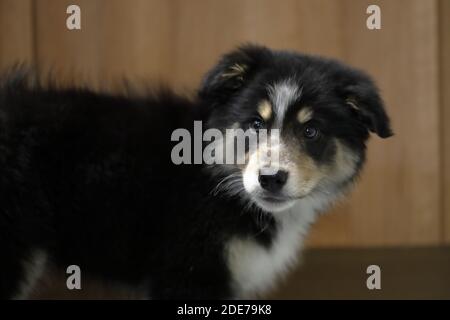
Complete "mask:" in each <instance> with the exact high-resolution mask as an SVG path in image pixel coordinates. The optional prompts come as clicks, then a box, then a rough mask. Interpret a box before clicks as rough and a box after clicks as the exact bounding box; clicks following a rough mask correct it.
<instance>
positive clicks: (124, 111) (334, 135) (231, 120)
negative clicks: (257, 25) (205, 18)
mask: <svg viewBox="0 0 450 320" xmlns="http://www.w3.org/2000/svg"><path fill="white" fill-rule="evenodd" d="M30 82H31V81H29V79H28V78H27V77H26V76H21V75H19V74H17V73H16V74H10V75H8V76H5V78H4V79H3V81H2V84H1V88H0V254H1V260H0V298H23V297H27V295H28V294H29V293H30V290H31V288H32V287H33V285H34V284H35V283H36V280H37V279H38V278H39V277H40V275H41V274H42V272H44V271H45V269H46V268H49V267H51V268H52V270H61V273H62V274H65V270H66V268H67V266H69V265H78V266H79V267H80V268H81V270H82V274H83V276H84V275H88V276H89V277H90V278H97V279H99V280H101V281H106V282H110V283H117V284H123V285H126V286H127V287H136V288H140V289H141V290H142V291H143V293H144V294H145V296H146V297H148V298H156V299H157V298H252V297H256V296H258V295H259V294H262V293H264V292H266V291H267V290H268V289H270V288H271V287H272V285H273V284H274V282H275V281H276V279H277V278H278V277H279V276H281V275H283V274H284V273H285V272H286V270H288V268H289V267H290V266H292V264H293V263H294V262H295V261H296V258H297V255H298V251H299V250H300V248H301V247H302V243H303V239H304V237H305V235H306V233H307V230H308V228H309V226H310V225H311V223H313V222H314V220H315V218H316V215H317V214H318V213H319V212H320V211H323V210H324V209H326V207H327V205H329V204H330V203H332V202H333V200H335V199H336V198H338V197H339V196H341V195H342V194H344V193H345V192H346V191H347V190H348V189H349V188H350V187H351V185H352V183H353V182H354V181H355V178H356V177H357V176H358V173H359V172H360V170H361V168H362V166H363V163H364V160H365V151H366V141H367V139H368V137H369V132H374V133H376V134H377V135H378V136H380V137H382V138H386V137H389V136H391V134H392V133H391V129H390V126H389V120H388V117H387V115H386V113H385V111H384V107H383V103H382V100H381V99H380V97H379V94H378V92H377V89H376V87H375V85H374V84H373V82H372V81H371V80H370V78H369V77H368V76H367V75H366V74H365V73H363V72H361V71H358V70H355V69H353V68H350V67H348V66H345V65H343V64H341V63H339V62H336V61H334V60H329V59H323V58H318V57H314V56H308V55H302V54H297V53H293V52H287V51H274V50H269V49H267V48H265V47H260V46H252V45H247V46H244V47H241V48H239V49H238V50H236V51H233V52H231V53H229V54H227V55H225V56H224V57H223V58H222V59H221V60H220V62H219V63H218V64H217V65H216V66H215V67H214V68H213V69H212V70H211V71H210V72H209V73H208V74H207V75H206V77H205V79H204V81H203V83H202V85H201V88H200V89H199V91H198V94H197V95H196V96H195V98H189V99H188V98H184V97H180V96H177V95H175V94H173V93H171V92H170V91H168V90H162V91H160V92H158V93H156V94H151V95H149V96H146V97H130V96H126V95H122V96H121V95H109V94H99V93H95V92H92V91H89V90H85V89H56V88H52V87H48V86H47V87H44V86H42V85H39V84H37V83H33V84H32V83H30ZM194 121H202V123H203V126H204V129H210V128H214V129H218V130H220V131H222V132H223V131H224V130H226V129H228V128H242V129H249V128H250V129H252V130H254V131H258V130H261V129H267V130H273V129H277V130H279V136H280V139H279V142H278V143H277V144H274V145H270V146H269V145H266V146H265V148H266V149H271V148H272V151H274V148H276V149H277V152H278V154H279V157H278V160H277V164H276V165H277V167H278V170H277V171H276V172H275V173H273V174H271V175H266V174H264V175H263V174H262V173H261V172H262V168H263V167H264V166H267V165H272V164H267V163H264V162H261V161H256V158H257V154H258V153H259V152H260V151H261V150H260V148H256V149H254V150H253V151H252V152H247V154H246V157H245V159H246V161H245V163H244V164H235V165H233V164H217V163H215V164H186V163H185V164H179V165H177V164H174V162H173V161H172V160H173V159H172V157H171V154H172V152H173V147H174V145H175V144H176V143H175V142H174V141H172V140H173V139H172V138H173V136H172V133H173V132H174V130H176V129H179V128H184V129H186V130H188V131H189V132H192V131H193V130H194V129H193V127H194ZM247 151H248V150H247Z"/></svg>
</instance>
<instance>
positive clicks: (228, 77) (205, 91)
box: [199, 44, 270, 105]
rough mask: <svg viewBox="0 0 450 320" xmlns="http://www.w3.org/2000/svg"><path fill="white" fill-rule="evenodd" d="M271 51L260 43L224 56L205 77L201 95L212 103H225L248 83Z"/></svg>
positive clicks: (246, 46) (243, 47) (200, 91)
mask: <svg viewBox="0 0 450 320" xmlns="http://www.w3.org/2000/svg"><path fill="white" fill-rule="evenodd" d="M268 55H270V51H269V50H268V49H267V48H265V47H263V46H258V45H251V44H248V45H244V46H241V47H240V48H238V49H237V50H235V51H232V52H230V53H228V54H226V55H224V56H223V57H222V59H221V60H220V61H219V62H218V64H217V65H216V66H214V67H213V68H212V69H211V70H210V71H209V72H208V73H207V74H206V76H205V78H204V79H203V82H202V85H201V86H200V90H199V96H200V98H202V99H203V100H205V101H208V102H210V103H212V104H216V105H217V104H225V103H226V102H227V101H228V100H229V99H231V98H232V97H233V96H235V95H236V94H237V93H238V92H240V91H241V90H242V89H243V88H245V86H246V85H247V84H248V82H249V80H250V79H251V78H252V77H253V76H254V75H255V73H256V72H257V70H259V67H260V66H261V65H263V60H264V59H265V58H267V56H268Z"/></svg>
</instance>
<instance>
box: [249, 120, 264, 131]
mask: <svg viewBox="0 0 450 320" xmlns="http://www.w3.org/2000/svg"><path fill="white" fill-rule="evenodd" d="M249 127H250V129H253V130H255V131H258V130H261V129H263V128H264V121H263V120H262V119H258V118H257V119H253V120H252V121H250V123H249Z"/></svg>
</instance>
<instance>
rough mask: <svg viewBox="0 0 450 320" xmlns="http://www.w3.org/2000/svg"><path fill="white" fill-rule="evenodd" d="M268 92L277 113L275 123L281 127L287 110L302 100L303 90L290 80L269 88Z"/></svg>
mask: <svg viewBox="0 0 450 320" xmlns="http://www.w3.org/2000/svg"><path fill="white" fill-rule="evenodd" d="M268 91H269V97H270V99H271V100H272V105H273V109H274V111H275V123H276V125H277V126H278V127H281V125H282V123H283V119H284V116H285V114H286V111H287V109H288V108H289V106H290V105H291V104H292V103H294V102H295V101H296V100H298V99H299V98H300V96H301V94H302V89H301V88H299V86H298V85H297V84H296V83H295V81H294V80H292V79H288V80H284V81H281V82H278V83H275V84H274V85H271V86H269V88H268Z"/></svg>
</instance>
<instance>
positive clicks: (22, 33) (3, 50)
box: [0, 0, 34, 70]
mask: <svg viewBox="0 0 450 320" xmlns="http://www.w3.org/2000/svg"><path fill="white" fill-rule="evenodd" d="M32 25H33V4H32V0H0V70H1V69H3V68H5V67H9V66H11V64H16V63H27V64H30V63H33V62H34V48H33V47H34V40H33V28H32Z"/></svg>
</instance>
